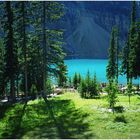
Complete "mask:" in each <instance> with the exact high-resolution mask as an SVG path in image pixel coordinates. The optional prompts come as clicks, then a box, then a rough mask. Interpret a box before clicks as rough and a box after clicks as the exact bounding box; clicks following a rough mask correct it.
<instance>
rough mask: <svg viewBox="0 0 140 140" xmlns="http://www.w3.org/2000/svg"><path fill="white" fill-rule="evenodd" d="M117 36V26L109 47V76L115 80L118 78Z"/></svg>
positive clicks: (111, 79)
mask: <svg viewBox="0 0 140 140" xmlns="http://www.w3.org/2000/svg"><path fill="white" fill-rule="evenodd" d="M116 69H117V66H116V36H115V27H114V28H113V29H112V33H111V39H110V48H109V60H108V65H107V69H106V72H107V78H108V80H109V81H113V80H114V79H115V78H116Z"/></svg>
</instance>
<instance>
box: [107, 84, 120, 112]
mask: <svg viewBox="0 0 140 140" xmlns="http://www.w3.org/2000/svg"><path fill="white" fill-rule="evenodd" d="M106 91H107V93H108V98H107V100H108V103H109V107H110V108H112V109H113V111H114V106H115V104H116V102H117V94H118V92H119V91H118V86H117V84H116V83H115V82H109V84H108V85H107V87H106Z"/></svg>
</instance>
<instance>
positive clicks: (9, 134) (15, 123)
mask: <svg viewBox="0 0 140 140" xmlns="http://www.w3.org/2000/svg"><path fill="white" fill-rule="evenodd" d="M26 106H27V102H25V104H24V106H23V108H21V105H17V106H16V105H15V109H14V114H12V115H10V114H8V117H7V124H6V127H5V130H4V132H3V133H2V138H6V139H9V138H17V134H19V131H20V128H21V122H22V117H23V116H24V113H25V108H26ZM13 107H14V106H13Z"/></svg>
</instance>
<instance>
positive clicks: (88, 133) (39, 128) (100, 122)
mask: <svg viewBox="0 0 140 140" xmlns="http://www.w3.org/2000/svg"><path fill="white" fill-rule="evenodd" d="M118 99H119V102H117V104H116V106H118V108H121V109H122V106H123V108H124V111H121V113H119V111H116V113H115V114H114V115H113V113H112V112H109V111H108V109H107V108H108V103H107V100H106V97H102V98H101V99H81V98H80V97H79V94H78V93H65V94H63V95H59V96H57V97H55V98H52V99H49V102H48V103H47V104H46V103H45V102H44V100H43V99H41V100H34V101H30V102H28V104H27V105H26V104H20V103H18V104H16V105H13V106H12V107H9V109H7V110H6V113H5V115H4V116H3V118H1V120H0V138H25V139H26V138H54V139H55V138H69V139H70V138H79V139H80V138H85V139H88V138H106V139H108V138H112V139H113V138H116V139H120V138H121V139H123V138H125V139H127V138H129V139H130V138H135V139H138V138H140V117H139V116H140V98H139V96H132V97H131V104H130V106H129V103H128V97H127V96H124V95H119V96H118Z"/></svg>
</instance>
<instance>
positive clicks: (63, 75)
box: [58, 62, 67, 87]
mask: <svg viewBox="0 0 140 140" xmlns="http://www.w3.org/2000/svg"><path fill="white" fill-rule="evenodd" d="M58 71H59V72H58V86H60V87H64V86H66V82H67V66H66V65H65V64H64V62H62V63H61V64H60V65H59V66H58Z"/></svg>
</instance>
